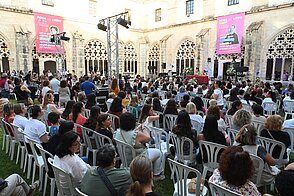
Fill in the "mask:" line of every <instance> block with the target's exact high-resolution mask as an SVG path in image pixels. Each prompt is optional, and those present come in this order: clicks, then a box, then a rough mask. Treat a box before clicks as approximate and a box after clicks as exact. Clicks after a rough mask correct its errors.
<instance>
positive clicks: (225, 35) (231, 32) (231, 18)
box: [216, 13, 245, 54]
mask: <svg viewBox="0 0 294 196" xmlns="http://www.w3.org/2000/svg"><path fill="white" fill-rule="evenodd" d="M244 18H245V13H239V14H233V15H228V16H220V17H218V18H217V44H216V53H217V54H234V53H241V43H242V35H243V31H244Z"/></svg>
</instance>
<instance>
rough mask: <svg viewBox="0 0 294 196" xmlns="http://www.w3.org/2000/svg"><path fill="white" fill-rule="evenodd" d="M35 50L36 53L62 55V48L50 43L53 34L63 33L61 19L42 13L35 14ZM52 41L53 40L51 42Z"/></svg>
mask: <svg viewBox="0 0 294 196" xmlns="http://www.w3.org/2000/svg"><path fill="white" fill-rule="evenodd" d="M34 15H35V30H36V37H37V39H36V48H37V52H38V53H63V48H62V47H61V46H60V43H59V44H57V45H56V44H55V42H50V38H51V36H52V35H54V34H58V33H61V32H63V18H62V17H60V16H53V15H48V14H42V13H35V14H34ZM52 41H53V40H52Z"/></svg>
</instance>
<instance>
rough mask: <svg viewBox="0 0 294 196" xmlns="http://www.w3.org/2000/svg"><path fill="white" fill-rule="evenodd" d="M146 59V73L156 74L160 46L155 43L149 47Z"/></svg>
mask: <svg viewBox="0 0 294 196" xmlns="http://www.w3.org/2000/svg"><path fill="white" fill-rule="evenodd" d="M148 61H149V63H148V73H149V74H156V75H157V74H158V72H159V63H160V47H159V45H158V44H155V45H153V46H152V47H151V48H150V50H149V56H148Z"/></svg>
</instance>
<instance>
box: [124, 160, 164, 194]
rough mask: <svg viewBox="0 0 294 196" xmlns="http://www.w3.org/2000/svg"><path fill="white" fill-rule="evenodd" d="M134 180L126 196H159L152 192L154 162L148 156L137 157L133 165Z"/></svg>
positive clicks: (131, 169)
mask: <svg viewBox="0 0 294 196" xmlns="http://www.w3.org/2000/svg"><path fill="white" fill-rule="evenodd" d="M130 173H131V176H132V179H133V184H131V186H130V188H129V190H128V192H127V194H126V196H159V194H158V193H155V192H153V191H152V162H151V161H150V160H149V158H148V157H146V156H137V157H136V158H135V159H134V160H133V161H132V163H131V166H130Z"/></svg>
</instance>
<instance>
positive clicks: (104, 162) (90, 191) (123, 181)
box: [81, 144, 132, 196]
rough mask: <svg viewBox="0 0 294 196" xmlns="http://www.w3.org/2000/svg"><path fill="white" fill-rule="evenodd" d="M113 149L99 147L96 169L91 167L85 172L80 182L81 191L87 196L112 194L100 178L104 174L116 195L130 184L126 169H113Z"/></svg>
mask: <svg viewBox="0 0 294 196" xmlns="http://www.w3.org/2000/svg"><path fill="white" fill-rule="evenodd" d="M115 162H116V159H115V148H114V146H113V145H112V144H106V145H105V146H103V147H101V148H100V149H99V150H98V153H97V165H98V167H91V168H89V169H88V171H87V172H86V174H85V176H84V177H83V179H82V182H81V190H82V192H83V193H86V194H87V195H89V196H92V195H93V196H95V195H97V194H98V193H99V195H103V196H112V195H113V194H112V192H110V191H109V189H108V188H107V186H106V182H105V180H104V179H103V178H102V177H101V173H104V175H105V176H106V178H108V179H109V181H110V182H111V184H112V186H113V188H114V190H113V192H115V193H116V194H117V193H118V192H123V191H125V190H126V189H127V186H129V185H130V184H131V182H132V180H131V175H130V172H129V171H128V170H127V169H126V168H115V167H114V166H115Z"/></svg>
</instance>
